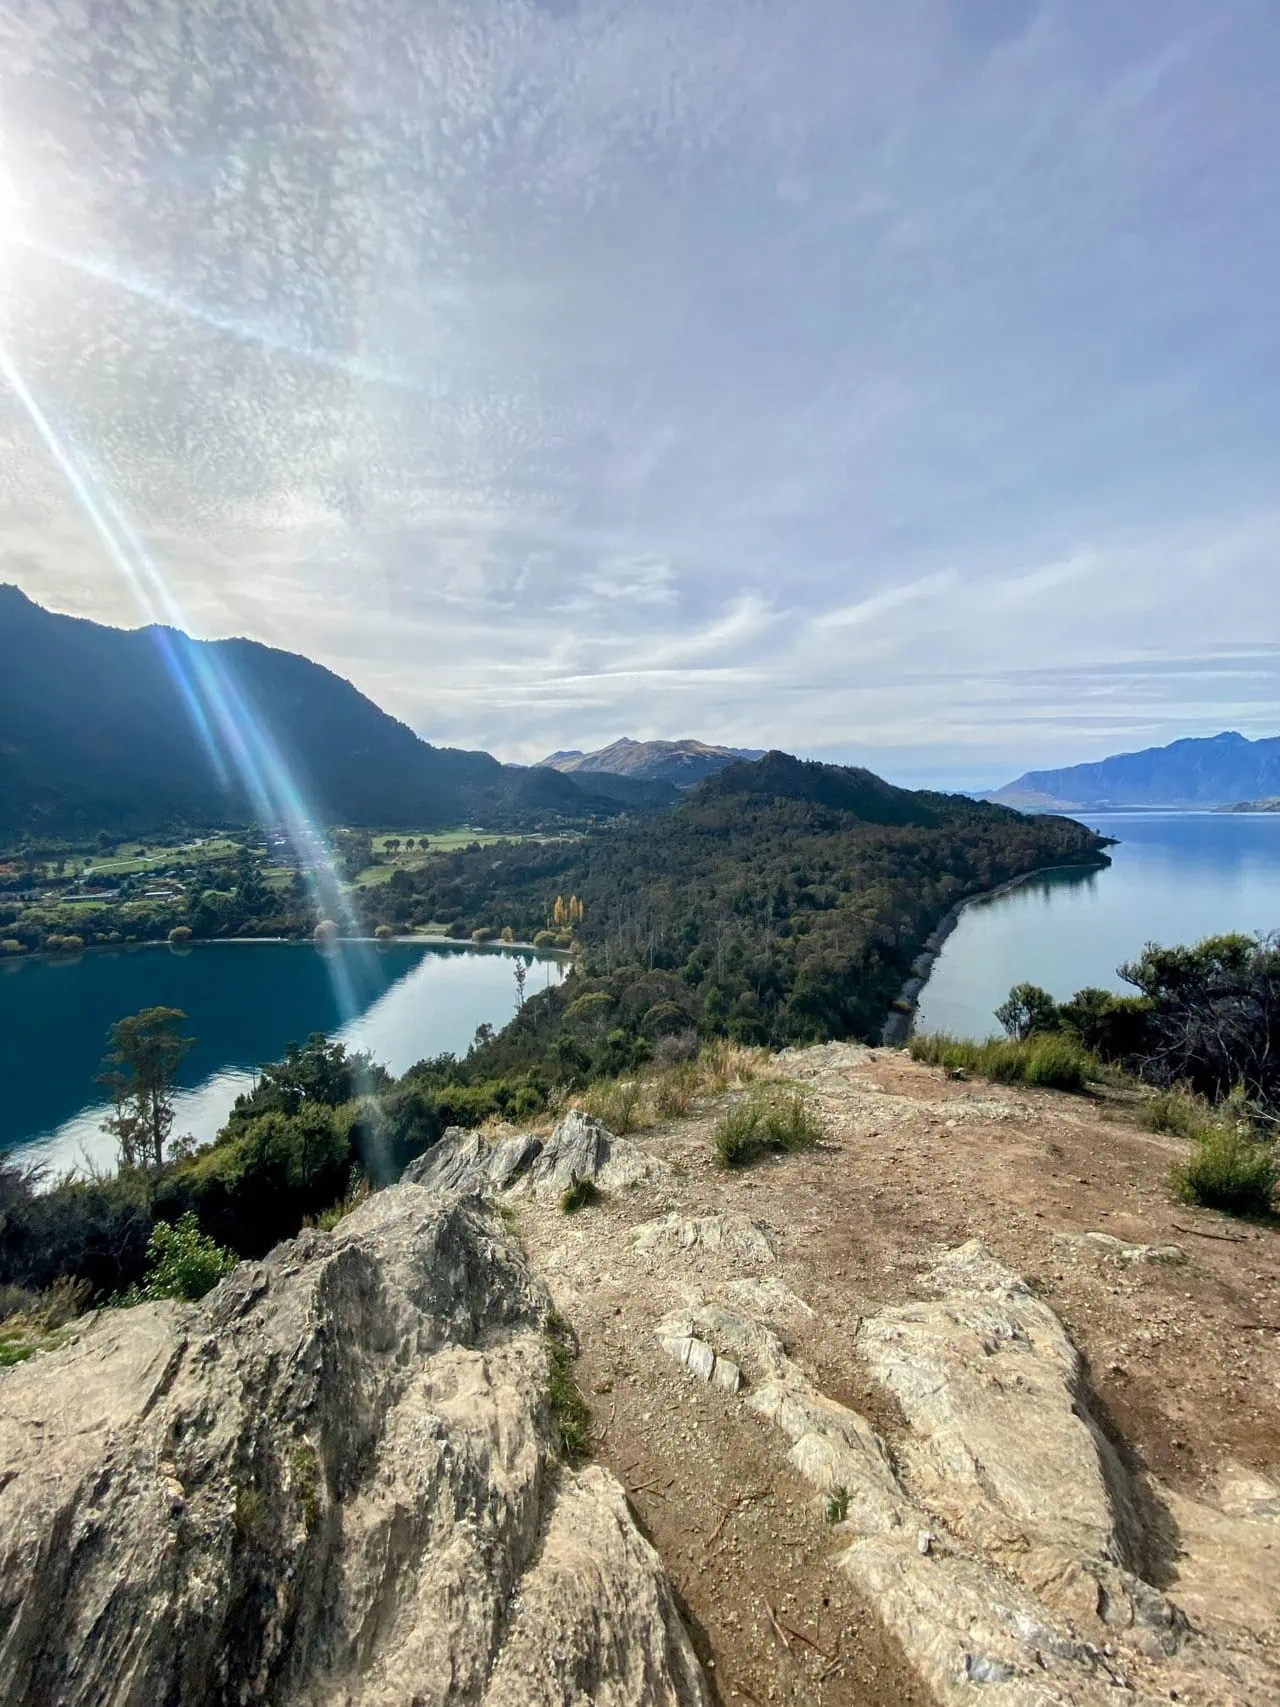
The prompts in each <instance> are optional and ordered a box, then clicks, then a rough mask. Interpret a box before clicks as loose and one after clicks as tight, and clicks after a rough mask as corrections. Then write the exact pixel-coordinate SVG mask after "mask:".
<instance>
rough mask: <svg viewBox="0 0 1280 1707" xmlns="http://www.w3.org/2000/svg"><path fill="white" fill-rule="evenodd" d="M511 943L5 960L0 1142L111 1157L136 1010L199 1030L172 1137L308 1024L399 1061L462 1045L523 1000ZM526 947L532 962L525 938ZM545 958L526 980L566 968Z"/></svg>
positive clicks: (389, 1062) (68, 1155)
mask: <svg viewBox="0 0 1280 1707" xmlns="http://www.w3.org/2000/svg"><path fill="white" fill-rule="evenodd" d="M515 958H516V957H515V954H514V953H513V952H512V951H510V950H507V951H503V950H499V949H493V948H486V949H474V948H472V947H470V946H469V945H468V946H467V947H465V948H463V947H453V946H448V945H445V944H434V943H417V942H397V943H388V944H386V945H376V946H375V945H374V944H372V943H365V942H344V943H340V944H337V945H335V947H334V948H333V949H331V950H326V951H325V952H324V953H321V952H320V951H319V950H317V949H316V948H314V947H313V946H312V945H311V944H310V943H291V942H289V943H286V942H225V943H200V944H196V945H192V946H190V947H187V948H184V949H179V950H175V949H170V948H167V947H149V948H131V949H120V950H94V951H91V952H90V953H88V954H85V955H83V956H81V957H80V958H79V959H77V960H74V961H58V960H30V961H0V1040H2V1043H3V1056H4V1063H5V1065H4V1075H3V1076H4V1087H5V1088H4V1097H3V1100H0V1148H4V1147H9V1146H19V1145H20V1146H22V1147H23V1150H24V1155H25V1156H27V1157H29V1158H30V1159H31V1160H39V1161H41V1162H46V1163H48V1164H49V1165H50V1166H54V1167H64V1166H75V1165H77V1164H80V1163H82V1162H83V1161H84V1159H85V1157H86V1156H88V1157H91V1158H93V1159H94V1160H96V1161H100V1162H104V1163H105V1162H110V1161H111V1160H112V1159H113V1151H112V1145H111V1141H110V1140H109V1139H108V1138H106V1137H105V1135H104V1134H103V1132H102V1129H101V1121H102V1114H103V1104H102V1093H101V1089H100V1087H99V1086H98V1085H97V1084H96V1083H95V1078H96V1075H97V1074H98V1073H99V1072H100V1071H101V1066H102V1056H103V1051H104V1048H105V1045H106V1035H107V1028H108V1027H109V1026H110V1025H112V1024H113V1023H114V1022H115V1021H116V1020H118V1019H120V1018H122V1017H123V1016H124V1015H125V1014H131V1013H137V1012H138V1010H139V1009H140V1008H145V1007H153V1006H165V1007H174V1008H180V1009H181V1010H182V1011H183V1012H184V1013H185V1014H186V1015H187V1023H186V1025H185V1027H184V1030H185V1031H186V1033H187V1034H188V1035H189V1036H192V1037H194V1038H196V1040H197V1041H196V1045H195V1047H194V1048H193V1049H192V1051H191V1053H190V1054H189V1055H188V1057H187V1059H186V1062H185V1063H184V1066H183V1072H182V1091H181V1094H180V1096H179V1099H178V1117H177V1120H176V1121H175V1123H174V1133H175V1135H177V1134H180V1133H188V1132H189V1133H191V1134H192V1135H193V1136H194V1137H195V1138H197V1139H199V1140H200V1141H201V1142H204V1141H205V1140H207V1139H210V1138H212V1137H213V1136H214V1135H215V1134H216V1132H217V1131H218V1128H219V1127H220V1126H221V1125H222V1123H223V1121H224V1120H225V1119H226V1116H227V1113H228V1111H229V1110H230V1108H231V1105H232V1103H233V1102H234V1100H235V1098H236V1096H237V1094H238V1093H239V1092H240V1091H242V1090H245V1089H246V1088H247V1087H248V1086H249V1084H250V1083H251V1082H252V1077H253V1069H254V1068H255V1067H257V1066H259V1065H260V1064H261V1063H262V1062H263V1061H273V1060H277V1059H278V1058H279V1057H280V1056H281V1055H283V1053H284V1051H285V1049H286V1047H287V1045H288V1044H289V1043H290V1042H295V1041H296V1042H299V1043H300V1042H304V1041H305V1040H306V1038H307V1036H308V1035H309V1034H310V1033H311V1032H313V1031H323V1032H326V1033H328V1034H330V1035H336V1036H338V1037H341V1038H342V1040H343V1041H344V1042H345V1043H347V1044H348V1045H350V1046H351V1047H354V1048H358V1049H368V1050H369V1051H370V1052H371V1053H372V1055H373V1057H374V1059H375V1060H377V1061H380V1062H381V1063H382V1064H383V1065H384V1066H385V1067H387V1068H388V1069H389V1071H391V1072H392V1073H402V1072H404V1070H405V1069H406V1068H407V1067H411V1066H412V1065H413V1063H414V1062H415V1061H418V1060H421V1059H422V1057H423V1056H425V1055H438V1054H440V1053H441V1052H442V1051H444V1050H452V1051H453V1052H454V1053H456V1054H461V1053H463V1052H465V1050H466V1048H467V1045H468V1044H469V1043H470V1042H471V1039H472V1037H473V1036H474V1034H475V1029H476V1027H477V1026H478V1025H480V1024H482V1023H488V1024H490V1025H494V1026H502V1025H504V1024H505V1023H506V1021H507V1020H508V1019H510V1017H511V1015H512V1014H513V1013H514V1011H515V995H516V990H515ZM523 958H524V959H525V960H526V961H528V959H529V954H528V951H526V952H525V954H524V955H523ZM562 972H563V968H562V966H561V964H560V963H559V962H557V961H552V960H535V961H534V962H533V964H532V965H531V966H530V967H529V973H528V984H527V989H528V993H529V994H530V995H532V994H533V993H534V992H535V991H537V990H540V989H542V988H543V987H544V985H545V984H546V983H547V982H554V981H558V979H559V978H560V977H561V976H562Z"/></svg>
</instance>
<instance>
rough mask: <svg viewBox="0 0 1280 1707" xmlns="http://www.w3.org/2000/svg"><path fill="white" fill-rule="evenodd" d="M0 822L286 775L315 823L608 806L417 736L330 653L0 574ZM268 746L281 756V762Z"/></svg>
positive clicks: (107, 809)
mask: <svg viewBox="0 0 1280 1707" xmlns="http://www.w3.org/2000/svg"><path fill="white" fill-rule="evenodd" d="M0 657H3V659H4V667H3V669H2V670H0V834H3V835H5V836H7V837H12V836H15V835H23V834H36V835H40V834H44V835H51V836H68V835H75V834H79V833H84V832H92V831H96V830H100V829H105V830H109V831H111V832H113V833H115V834H122V833H138V834H150V833H153V832H155V831H157V830H160V829H164V828H167V827H170V826H179V825H205V824H217V823H238V822H243V821H246V820H248V819H250V818H252V817H254V816H256V815H257V808H258V802H259V800H260V798H261V796H260V793H259V792H258V791H257V790H256V789H255V786H254V783H253V780H252V778H254V777H255V776H256V777H257V778H258V779H259V781H260V782H261V783H262V784H263V785H265V789H266V793H267V795H268V797H269V808H270V810H271V811H272V813H273V815H280V806H281V802H282V799H283V797H284V795H285V793H286V792H287V791H288V789H289V788H290V787H291V786H294V787H297V788H298V789H299V790H300V791H301V793H302V795H303V796H304V797H305V799H306V801H307V803H308V805H309V806H310V807H311V808H312V809H313V810H314V812H315V813H316V815H317V817H319V818H320V820H321V821H322V822H323V823H346V824H365V825H387V826H405V827H416V828H422V829H431V828H436V827H440V826H444V825H449V824H458V823H465V822H474V823H483V824H487V825H490V826H502V825H508V824H510V825H514V824H517V823H519V824H534V823H537V822H539V821H544V820H545V821H556V820H563V819H569V818H583V817H612V816H616V815H617V814H618V813H619V812H621V811H624V810H626V809H627V808H628V807H633V808H642V807H649V806H652V805H655V804H662V803H663V802H664V801H665V800H666V799H668V798H672V796H671V795H670V792H669V791H655V790H654V789H653V788H652V787H651V786H649V785H645V786H641V785H636V784H631V785H628V783H627V782H626V781H625V779H619V778H611V779H610V784H609V786H608V788H607V790H606V789H604V788H599V789H597V788H594V787H593V786H592V784H591V782H590V780H589V779H584V780H583V782H582V783H581V784H580V783H578V782H576V781H575V780H574V779H573V778H572V777H567V776H561V775H559V774H557V773H556V772H555V771H552V770H531V769H526V768H522V767H518V766H512V765H502V764H499V762H498V760H497V759H495V758H493V757H491V755H490V754H488V753H475V752H463V751H460V750H459V749H457V748H449V747H432V746H430V745H428V743H427V742H425V741H422V740H420V739H419V738H418V736H417V735H415V734H414V733H413V731H412V730H411V729H409V728H407V727H406V726H405V725H404V724H403V723H400V722H397V720H396V719H395V718H394V717H390V716H388V715H387V713H386V712H384V711H381V710H380V709H379V708H378V707H377V706H376V705H375V704H374V703H373V701H372V700H370V699H367V698H366V697H365V696H364V695H363V694H362V693H360V692H359V691H358V690H357V689H356V688H354V687H353V686H352V685H351V683H350V682H347V681H344V680H343V679H342V678H341V677H340V676H336V675H334V674H333V672H332V671H330V670H326V669H324V668H323V667H322V666H321V665H319V664H313V663H311V662H310V660H308V659H306V658H301V657H298V656H296V655H295V654H294V653H291V652H281V651H277V650H275V649H273V648H272V647H269V646H260V645H258V644H257V643H256V642H255V641H251V640H219V641H212V642H210V641H195V640H191V639H189V638H188V637H187V636H186V635H184V634H180V633H178V632H177V631H176V630H173V629H163V628H142V629H129V630H124V629H117V628H107V627H104V626H102V625H101V624H99V623H94V622H86V621H84V620H82V619H81V618H78V617H69V616H59V615H56V614H55V613H53V612H51V611H47V610H44V609H42V608H41V607H40V606H39V605H37V604H35V603H33V601H32V600H30V599H29V598H27V597H26V595H25V594H24V593H22V592H20V591H19V590H18V588H16V587H10V586H0ZM273 755H278V758H279V759H280V760H282V761H283V765H284V771H285V772H286V773H287V774H283V773H282V771H281V766H280V765H279V764H278V763H276V762H275V758H274V757H273Z"/></svg>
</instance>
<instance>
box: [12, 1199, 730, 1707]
mask: <svg viewBox="0 0 1280 1707" xmlns="http://www.w3.org/2000/svg"><path fill="white" fill-rule="evenodd" d="M548 1308H549V1305H548V1300H547V1298H546V1296H545V1294H544V1293H543V1292H542V1290H541V1288H540V1287H539V1286H537V1285H536V1284H535V1282H534V1281H533V1280H532V1278H531V1276H530V1274H529V1272H528V1270H527V1268H526V1266H525V1264H524V1261H523V1258H522V1257H521V1255H520V1254H519V1252H518V1251H517V1249H516V1248H515V1247H514V1246H513V1245H512V1244H511V1242H510V1241H509V1240H508V1238H507V1236H506V1234H505V1231H504V1229H503V1227H502V1225H501V1222H500V1220H499V1219H498V1217H497V1216H496V1215H493V1214H491V1213H490V1212H489V1211H488V1210H487V1209H486V1208H485V1207H484V1205H483V1204H482V1203H480V1202H479V1201H477V1200H472V1201H465V1200H456V1199H455V1200H452V1201H451V1200H449V1199H446V1198H442V1197H441V1196H440V1195H438V1194H435V1193H431V1192H428V1191H426V1190H424V1189H422V1188H421V1187H415V1186H406V1185H401V1186H397V1187H393V1188H391V1189H390V1190H388V1191H384V1192H381V1193H379V1194H377V1195H376V1196H375V1197H373V1198H372V1199H370V1201H369V1202H368V1203H367V1204H365V1205H364V1206H363V1207H362V1208H361V1209H359V1210H358V1211H357V1212H356V1213H355V1214H353V1215H351V1216H349V1217H348V1218H347V1219H345V1220H344V1221H343V1222H341V1223H340V1225H339V1226H338V1228H337V1229H336V1230H335V1231H334V1232H333V1233H322V1232H314V1231H312V1232H305V1233H303V1234H302V1235H301V1236H300V1237H299V1238H298V1239H296V1240H294V1241H292V1242H291V1243H288V1244H285V1245H281V1246H279V1247H278V1248H277V1249H276V1250H275V1251H273V1252H272V1254H271V1255H270V1257H268V1258H267V1259H265V1260H264V1261H263V1262H261V1263H258V1264H241V1266H240V1267H239V1268H237V1269H236V1270H235V1271H234V1273H233V1274H231V1275H230V1276H229V1277H228V1278H227V1280H225V1281H224V1282H223V1283H222V1285H221V1286H219V1287H218V1288H217V1289H216V1290H215V1291H214V1292H213V1293H212V1294H211V1295H210V1296H209V1298H207V1299H206V1300H205V1301H204V1302H203V1303H202V1304H200V1305H187V1306H182V1305H177V1304H172V1303H166V1304H145V1305H140V1306H138V1307H136V1308H134V1309H130V1310H111V1311H104V1312H102V1313H101V1314H100V1315H99V1316H98V1317H97V1318H96V1319H95V1320H94V1321H93V1322H92V1323H91V1324H89V1325H88V1326H86V1327H85V1328H84V1329H83V1330H82V1331H81V1332H80V1333H79V1334H78V1335H77V1336H76V1337H75V1338H74V1339H73V1340H72V1341H70V1342H69V1343H68V1344H66V1345H65V1346H63V1347H62V1348H60V1349H59V1350H57V1351H54V1352H50V1353H48V1354H46V1355H43V1356H41V1357H38V1358H35V1359H33V1360H31V1361H30V1362H29V1363H25V1364H21V1365H19V1366H17V1367H16V1368H13V1369H11V1370H8V1371H6V1372H4V1373H3V1374H0V1704H2V1707H90V1704H91V1703H92V1704H94V1707H155V1704H158V1703H168V1704H170V1707H224V1704H225V1707H230V1704H232V1703H236V1704H239V1703H248V1702H253V1703H259V1702H262V1703H269V1704H278V1707H339V1704H342V1707H411V1704H412V1707H445V1704H447V1703H462V1702H467V1703H483V1704H485V1707H517V1704H519V1707H529V1704H532V1707H587V1704H588V1703H602V1704H605V1707H624V1704H625V1707H637V1704H639V1707H702V1704H703V1703H705V1702H706V1701H707V1699H708V1697H707V1692H706V1686H705V1683H704V1680H703V1677H702V1673H701V1671H700V1668H699V1665H698V1662H697V1660H696V1657H695V1655H694V1653H693V1650H692V1648H691V1646H690V1643H689V1639H688V1636H687V1634H686V1632H685V1630H684V1627H683V1625H682V1624H681V1621H680V1618H679V1616H678V1613H677V1611H676V1608H675V1605H674V1601H673V1597H672V1593H671V1589H670V1586H669V1583H668V1581H667V1578H666V1575H665V1573H664V1571H663V1569H662V1566H661V1563H660V1561H659V1560H658V1557H657V1555H656V1554H655V1553H654V1552H653V1550H652V1548H651V1547H650V1546H649V1544H648V1543H647V1542H646V1541H645V1540H644V1538H643V1536H642V1535H641V1534H640V1533H639V1531H638V1530H637V1528H636V1527H635V1524H634V1523H633V1521H632V1519H631V1517H630V1514H629V1512H628V1510H627V1507H626V1503H625V1500H624V1497H623V1492H622V1489H621V1487H620V1486H619V1485H618V1483H617V1482H616V1481H615V1480H614V1479H613V1478H612V1477H611V1476H610V1475H609V1474H608V1473H607V1472H605V1471H604V1470H602V1469H599V1468H588V1469H586V1470H583V1471H580V1472H574V1471H571V1470H569V1469H568V1468H567V1467H565V1466H564V1465H562V1464H561V1463H560V1462H559V1461H558V1458H557V1452H556V1439H557V1429H556V1423H555V1418H554V1416H553V1414H552V1411H551V1407H550V1404H549V1401H548V1398H547V1349H546V1340H545V1327H546V1321H547V1313H548Z"/></svg>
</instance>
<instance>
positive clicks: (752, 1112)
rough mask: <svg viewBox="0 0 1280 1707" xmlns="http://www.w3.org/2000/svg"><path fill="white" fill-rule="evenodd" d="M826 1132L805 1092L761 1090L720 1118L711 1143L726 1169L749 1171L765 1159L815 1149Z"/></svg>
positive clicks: (769, 1088)
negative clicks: (755, 1163)
mask: <svg viewBox="0 0 1280 1707" xmlns="http://www.w3.org/2000/svg"><path fill="white" fill-rule="evenodd" d="M822 1131H823V1128H822V1122H821V1120H820V1118H819V1117H818V1115H817V1114H815V1112H814V1110H813V1108H812V1106H811V1104H810V1102H809V1100H808V1098H807V1097H806V1096H805V1094H804V1092H803V1091H785V1090H781V1089H777V1088H774V1087H768V1088H765V1087H761V1088H760V1089H758V1090H754V1091H752V1092H751V1094H750V1095H749V1096H747V1097H745V1098H744V1099H743V1100H742V1101H741V1102H738V1103H735V1104H734V1106H733V1107H732V1108H731V1109H729V1110H728V1111H727V1112H726V1113H725V1114H723V1115H722V1116H721V1117H720V1119H719V1120H718V1121H717V1122H716V1124H715V1127H714V1129H713V1130H712V1134H711V1142H712V1144H713V1145H714V1147H715V1152H716V1160H717V1161H718V1162H719V1163H720V1166H721V1167H722V1168H745V1167H748V1166H749V1165H750V1164H751V1163H752V1162H755V1161H758V1160H759V1159H760V1157H761V1156H765V1155H769V1154H775V1155H777V1154H786V1153H789V1152H791V1151H794V1150H811V1149H812V1148H813V1146H814V1145H815V1144H816V1143H817V1142H818V1140H819V1139H820V1138H821V1137H822Z"/></svg>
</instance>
